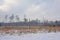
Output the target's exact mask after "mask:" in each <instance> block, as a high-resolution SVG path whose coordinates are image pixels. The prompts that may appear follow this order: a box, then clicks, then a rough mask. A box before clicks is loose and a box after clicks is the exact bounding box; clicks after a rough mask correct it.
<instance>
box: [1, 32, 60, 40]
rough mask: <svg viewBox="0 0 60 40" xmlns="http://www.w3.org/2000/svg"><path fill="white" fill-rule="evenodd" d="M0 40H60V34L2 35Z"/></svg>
mask: <svg viewBox="0 0 60 40" xmlns="http://www.w3.org/2000/svg"><path fill="white" fill-rule="evenodd" d="M0 40H60V32H56V33H54V32H50V33H39V32H38V33H35V34H34V33H28V34H22V35H17V34H14V35H9V34H4V35H1V34H0Z"/></svg>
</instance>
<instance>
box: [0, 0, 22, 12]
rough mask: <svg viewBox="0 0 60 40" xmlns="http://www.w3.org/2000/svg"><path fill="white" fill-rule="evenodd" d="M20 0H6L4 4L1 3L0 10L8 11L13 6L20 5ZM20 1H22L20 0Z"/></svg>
mask: <svg viewBox="0 0 60 40" xmlns="http://www.w3.org/2000/svg"><path fill="white" fill-rule="evenodd" d="M18 2H19V0H4V1H3V4H2V5H0V11H3V12H5V11H8V10H10V8H11V7H12V6H14V7H16V6H17V5H18ZM20 2H22V1H21V0H20Z"/></svg>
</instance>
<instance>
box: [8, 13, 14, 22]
mask: <svg viewBox="0 0 60 40" xmlns="http://www.w3.org/2000/svg"><path fill="white" fill-rule="evenodd" d="M9 18H10V22H13V21H14V14H12V15H11V16H10V17H9Z"/></svg>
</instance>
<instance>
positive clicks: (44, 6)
mask: <svg viewBox="0 0 60 40" xmlns="http://www.w3.org/2000/svg"><path fill="white" fill-rule="evenodd" d="M11 14H14V15H19V17H20V19H23V16H24V15H26V16H27V18H28V19H29V18H30V19H36V18H38V19H39V20H43V17H44V18H45V19H48V20H60V0H0V19H1V20H3V19H4V16H5V15H11Z"/></svg>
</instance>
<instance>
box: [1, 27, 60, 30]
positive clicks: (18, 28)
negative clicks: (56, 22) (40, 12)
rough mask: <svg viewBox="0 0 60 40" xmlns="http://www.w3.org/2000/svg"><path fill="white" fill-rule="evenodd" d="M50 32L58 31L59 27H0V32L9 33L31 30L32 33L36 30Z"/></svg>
mask: <svg viewBox="0 0 60 40" xmlns="http://www.w3.org/2000/svg"><path fill="white" fill-rule="evenodd" d="M43 29H44V30H50V31H60V27H59V26H55V27H53V26H30V27H29V26H17V27H16V26H14V27H12V26H11V27H10V26H3V27H0V30H2V31H9V30H32V31H36V30H43Z"/></svg>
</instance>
